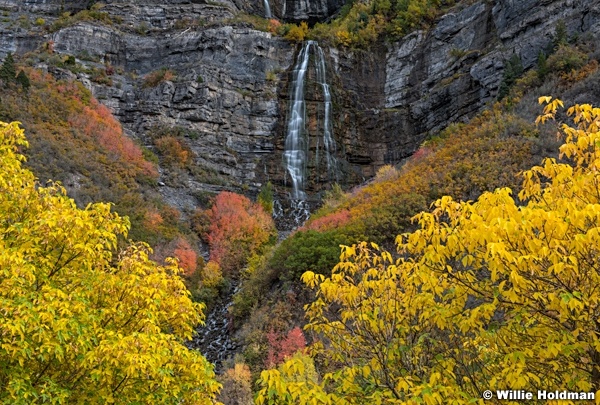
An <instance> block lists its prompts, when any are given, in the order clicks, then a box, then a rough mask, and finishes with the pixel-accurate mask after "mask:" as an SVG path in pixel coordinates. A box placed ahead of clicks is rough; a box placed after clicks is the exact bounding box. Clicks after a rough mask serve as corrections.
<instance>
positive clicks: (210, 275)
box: [202, 260, 223, 288]
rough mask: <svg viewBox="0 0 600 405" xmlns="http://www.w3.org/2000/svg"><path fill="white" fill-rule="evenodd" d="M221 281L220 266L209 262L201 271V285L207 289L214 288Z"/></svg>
mask: <svg viewBox="0 0 600 405" xmlns="http://www.w3.org/2000/svg"><path fill="white" fill-rule="evenodd" d="M222 281H223V273H222V272H221V266H219V263H217V262H215V261H212V260H211V261H209V262H208V263H206V266H204V269H202V285H203V286H204V287H208V288H215V287H217V286H218V285H219V284H221V282H222Z"/></svg>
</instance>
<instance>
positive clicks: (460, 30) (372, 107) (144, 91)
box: [0, 0, 600, 208]
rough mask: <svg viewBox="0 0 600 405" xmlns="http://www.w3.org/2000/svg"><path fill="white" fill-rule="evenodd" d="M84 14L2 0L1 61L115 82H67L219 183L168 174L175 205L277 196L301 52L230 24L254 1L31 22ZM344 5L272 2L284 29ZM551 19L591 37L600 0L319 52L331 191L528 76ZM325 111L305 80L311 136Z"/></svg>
mask: <svg viewBox="0 0 600 405" xmlns="http://www.w3.org/2000/svg"><path fill="white" fill-rule="evenodd" d="M88 3H90V2H88V1H83V0H81V1H59V0H28V1H20V0H0V10H3V12H4V16H5V19H4V22H3V23H2V28H1V31H0V52H1V53H2V54H5V53H6V52H9V51H11V52H17V53H25V52H28V51H31V50H33V49H36V48H38V47H40V46H42V44H44V43H46V42H47V41H53V48H54V51H55V52H57V53H59V54H69V55H73V56H75V57H76V58H77V60H78V61H79V62H81V63H83V64H85V65H88V66H92V67H95V68H97V69H107V68H109V69H110V70H111V74H112V76H111V82H112V85H107V84H106V83H104V84H100V83H96V82H94V81H93V80H91V79H92V78H91V77H90V75H89V74H87V73H75V74H71V75H72V76H73V77H76V78H77V79H78V80H81V81H82V82H84V83H85V84H86V85H87V86H88V87H89V88H90V89H92V91H93V93H94V95H95V96H96V97H98V98H99V99H100V100H101V101H102V102H103V103H105V104H106V105H108V106H109V107H110V108H111V109H112V110H113V111H114V113H115V114H116V116H117V117H118V118H119V119H120V121H121V122H122V123H123V125H124V127H125V128H126V130H127V132H128V133H129V134H130V135H131V136H132V137H136V138H138V139H140V140H141V141H142V142H143V143H146V144H148V143H149V140H148V134H149V132H150V131H151V130H152V129H153V128H156V127H157V126H163V127H173V128H175V127H176V128H184V129H185V130H186V131H188V133H190V134H194V136H190V137H189V139H187V142H188V143H189V145H190V147H191V150H192V151H193V153H194V164H195V165H197V166H198V167H202V168H205V169H206V170H207V171H210V172H211V173H215V174H216V175H215V176H214V178H212V179H207V178H203V177H198V176H195V175H194V173H184V175H182V176H179V177H177V180H176V181H175V180H174V179H173V177H172V176H170V174H169V173H168V170H164V171H163V179H162V183H164V186H163V194H164V195H165V197H166V198H167V199H168V200H169V201H170V202H171V203H173V204H175V205H177V206H179V207H180V208H186V207H188V208H192V207H194V206H196V205H197V203H198V202H197V199H196V196H197V193H198V192H200V191H206V190H208V191H217V190H219V189H224V188H231V189H235V190H238V191H246V192H247V191H253V190H254V191H255V190H257V189H258V187H259V186H260V185H261V184H262V183H264V182H265V181H267V180H270V181H272V182H274V183H275V184H276V186H277V188H278V190H279V191H280V192H282V191H284V190H285V169H284V168H283V166H282V153H283V148H284V138H285V129H286V119H287V114H288V97H289V86H290V74H291V69H292V67H293V65H294V61H295V56H296V54H297V53H298V51H299V47H298V46H297V45H295V44H292V43H289V42H287V41H285V40H283V39H281V38H278V37H275V36H272V35H271V34H269V33H265V32H261V31H257V30H255V29H252V28H251V27H250V26H249V25H247V24H246V23H243V22H240V21H239V20H236V19H235V17H236V16H238V15H239V13H240V12H242V11H247V12H253V13H255V14H258V15H263V13H264V8H263V7H264V6H263V3H261V2H252V3H250V2H247V1H245V0H219V1H196V0H169V1H154V0H148V1H123V0H108V1H106V2H105V3H106V5H105V7H104V8H103V9H102V12H105V13H108V15H109V16H110V17H111V18H113V19H114V20H115V21H117V22H116V23H115V24H112V25H110V24H104V23H100V22H95V21H79V22H76V23H74V24H70V25H67V26H64V27H62V28H60V29H58V30H56V31H53V32H49V31H47V30H44V29H42V28H41V27H36V26H35V24H33V21H34V20H35V19H36V18H38V17H40V16H41V17H42V18H43V19H45V23H46V24H47V25H49V24H51V23H52V22H53V21H55V20H56V19H57V18H58V16H59V14H60V13H61V12H63V11H67V10H70V11H72V12H76V11H78V10H82V9H85V8H86V7H88V6H89V4H88ZM465 3H466V4H468V5H462V4H465ZM341 5H342V3H341V1H337V0H330V1H326V0H319V1H302V2H300V1H297V0H285V1H282V0H279V3H277V2H276V1H275V2H273V3H272V4H271V7H272V9H273V12H274V14H275V15H276V16H279V17H283V18H285V19H287V20H290V21H298V20H304V19H307V20H311V21H317V20H323V19H325V18H327V17H328V16H330V15H331V14H333V13H335V11H336V10H338V9H339V7H340V6H341ZM561 20H562V21H564V22H565V23H566V28H567V31H568V34H569V35H589V36H591V37H593V38H598V37H600V28H599V27H600V24H599V22H600V0H554V1H553V0H521V1H513V0H494V1H475V2H462V3H459V5H458V6H457V7H455V8H454V9H453V10H451V12H449V13H447V14H446V15H444V16H443V17H441V18H440V19H439V20H438V21H437V22H436V23H435V24H434V25H433V26H432V27H430V28H429V29H427V30H421V31H416V32H413V33H412V34H410V35H408V36H406V37H405V38H403V39H402V40H400V41H398V42H395V43H386V44H384V43H380V44H376V45H374V46H373V47H372V48H371V49H368V50H361V51H358V50H348V49H333V48H332V49H325V54H326V56H327V70H328V76H329V80H330V84H331V86H332V95H333V107H334V108H333V114H334V121H335V122H334V137H335V139H336V142H337V144H338V146H339V147H338V152H337V157H338V160H339V161H340V162H341V165H340V167H341V171H342V173H341V179H340V181H341V182H342V183H343V184H344V185H346V186H350V185H352V184H357V183H359V182H361V181H363V180H364V179H366V178H368V177H370V176H372V175H373V174H374V173H375V171H376V170H377V169H378V168H379V167H381V166H382V165H384V164H386V163H398V162H400V161H401V160H402V159H404V158H405V157H407V156H410V155H411V154H412V153H413V152H414V151H415V150H416V148H417V147H418V146H419V145H420V144H421V143H422V141H423V140H424V139H425V138H426V137H427V136H428V134H431V133H434V132H435V131H438V130H440V129H442V128H444V127H445V126H447V125H448V124H449V123H451V122H456V121H463V120H467V119H468V118H469V117H471V116H472V115H474V114H475V113H477V112H478V111H480V110H481V109H483V108H484V107H485V106H486V105H487V104H488V103H490V102H492V101H493V100H494V99H495V97H496V95H497V92H498V88H499V85H500V83H501V81H502V75H503V71H504V67H505V64H506V61H507V60H508V59H509V58H510V57H511V56H512V55H513V54H516V55H517V56H518V57H519V58H520V60H521V62H522V64H523V66H524V67H525V68H530V67H532V66H534V64H535V63H536V60H537V56H538V53H539V51H540V50H542V49H544V48H546V47H547V46H548V44H549V43H550V42H551V39H552V35H553V34H554V31H555V28H556V26H557V24H558V22H559V21H561ZM19 21H21V22H23V23H22V24H20V23H17V22H19ZM41 67H45V68H49V69H51V66H48V65H43V64H42V65H41ZM161 68H168V69H171V70H172V71H173V72H174V73H175V75H174V77H172V78H170V79H169V80H165V81H162V82H160V83H158V84H156V85H148V84H147V83H146V82H145V81H144V77H146V76H147V75H148V74H150V73H152V72H154V71H157V70H159V69H161ZM113 71H114V72H113ZM66 74H70V73H66ZM321 101H322V94H320V92H319V89H318V86H317V85H316V83H315V82H314V72H313V73H310V72H309V82H308V84H307V104H308V112H309V114H308V115H309V117H311V118H310V119H309V123H308V128H309V133H311V134H312V136H316V134H317V133H319V131H320V128H319V125H321V124H320V122H319V119H318V116H319V103H320V102H321ZM317 167H318V166H315V165H312V166H311V164H310V162H309V171H311V175H309V183H308V185H307V191H308V192H309V194H312V195H314V194H315V193H317V192H318V191H319V190H321V189H323V187H324V185H325V183H326V182H327V181H328V179H327V178H326V176H323V175H322V173H320V172H319V171H318V169H317Z"/></svg>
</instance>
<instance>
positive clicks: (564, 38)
mask: <svg viewBox="0 0 600 405" xmlns="http://www.w3.org/2000/svg"><path fill="white" fill-rule="evenodd" d="M567 44H568V33H567V26H566V25H565V22H564V21H563V20H560V21H559V22H558V23H557V24H556V33H555V34H554V38H553V39H552V45H553V46H554V50H555V51H556V50H557V49H558V48H560V47H561V46H564V45H567Z"/></svg>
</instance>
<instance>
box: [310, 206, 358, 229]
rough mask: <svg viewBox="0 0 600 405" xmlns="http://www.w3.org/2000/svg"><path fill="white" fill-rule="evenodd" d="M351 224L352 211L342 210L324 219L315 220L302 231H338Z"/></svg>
mask: <svg viewBox="0 0 600 405" xmlns="http://www.w3.org/2000/svg"><path fill="white" fill-rule="evenodd" d="M349 222H350V211H349V210H342V211H339V212H334V213H332V214H329V215H326V216H324V217H321V218H318V219H315V220H314V221H311V222H310V223H308V224H307V225H305V226H303V227H302V228H301V229H300V230H302V231H307V230H311V229H312V230H315V231H327V230H330V229H336V228H339V227H342V226H344V225H346V224H347V223H349Z"/></svg>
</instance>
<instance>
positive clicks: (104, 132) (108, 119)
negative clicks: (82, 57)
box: [58, 89, 158, 177]
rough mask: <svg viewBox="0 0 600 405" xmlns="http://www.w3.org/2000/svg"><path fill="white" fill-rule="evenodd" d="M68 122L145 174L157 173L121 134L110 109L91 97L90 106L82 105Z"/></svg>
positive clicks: (119, 126)
mask: <svg viewBox="0 0 600 405" xmlns="http://www.w3.org/2000/svg"><path fill="white" fill-rule="evenodd" d="M58 91H59V92H60V91H61V90H60V89H59V90H58ZM69 123H70V124H71V125H73V126H77V127H79V128H81V129H82V130H83V132H84V133H85V135H87V136H90V137H94V138H96V139H97V140H98V142H99V143H100V145H101V146H103V147H104V148H106V149H107V150H108V151H109V152H112V153H113V154H115V155H117V156H118V158H121V159H123V160H125V161H127V162H130V163H132V164H133V165H134V166H136V167H137V168H139V169H141V170H142V171H143V172H144V173H145V174H147V175H149V176H152V177H155V176H157V175H158V172H157V171H156V168H155V167H154V166H153V165H152V164H151V163H150V162H147V161H146V160H144V158H143V156H142V151H141V150H140V148H139V147H138V146H137V145H136V144H135V143H134V142H133V141H132V140H131V139H130V138H128V137H127V136H125V135H124V134H123V129H122V128H121V124H119V122H118V121H117V120H116V119H115V117H113V115H112V114H111V112H110V110H109V109H108V108H107V107H106V106H104V105H102V104H100V103H98V101H96V100H94V99H92V100H91V102H90V106H84V107H83V114H76V115H73V116H71V118H70V119H69Z"/></svg>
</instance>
